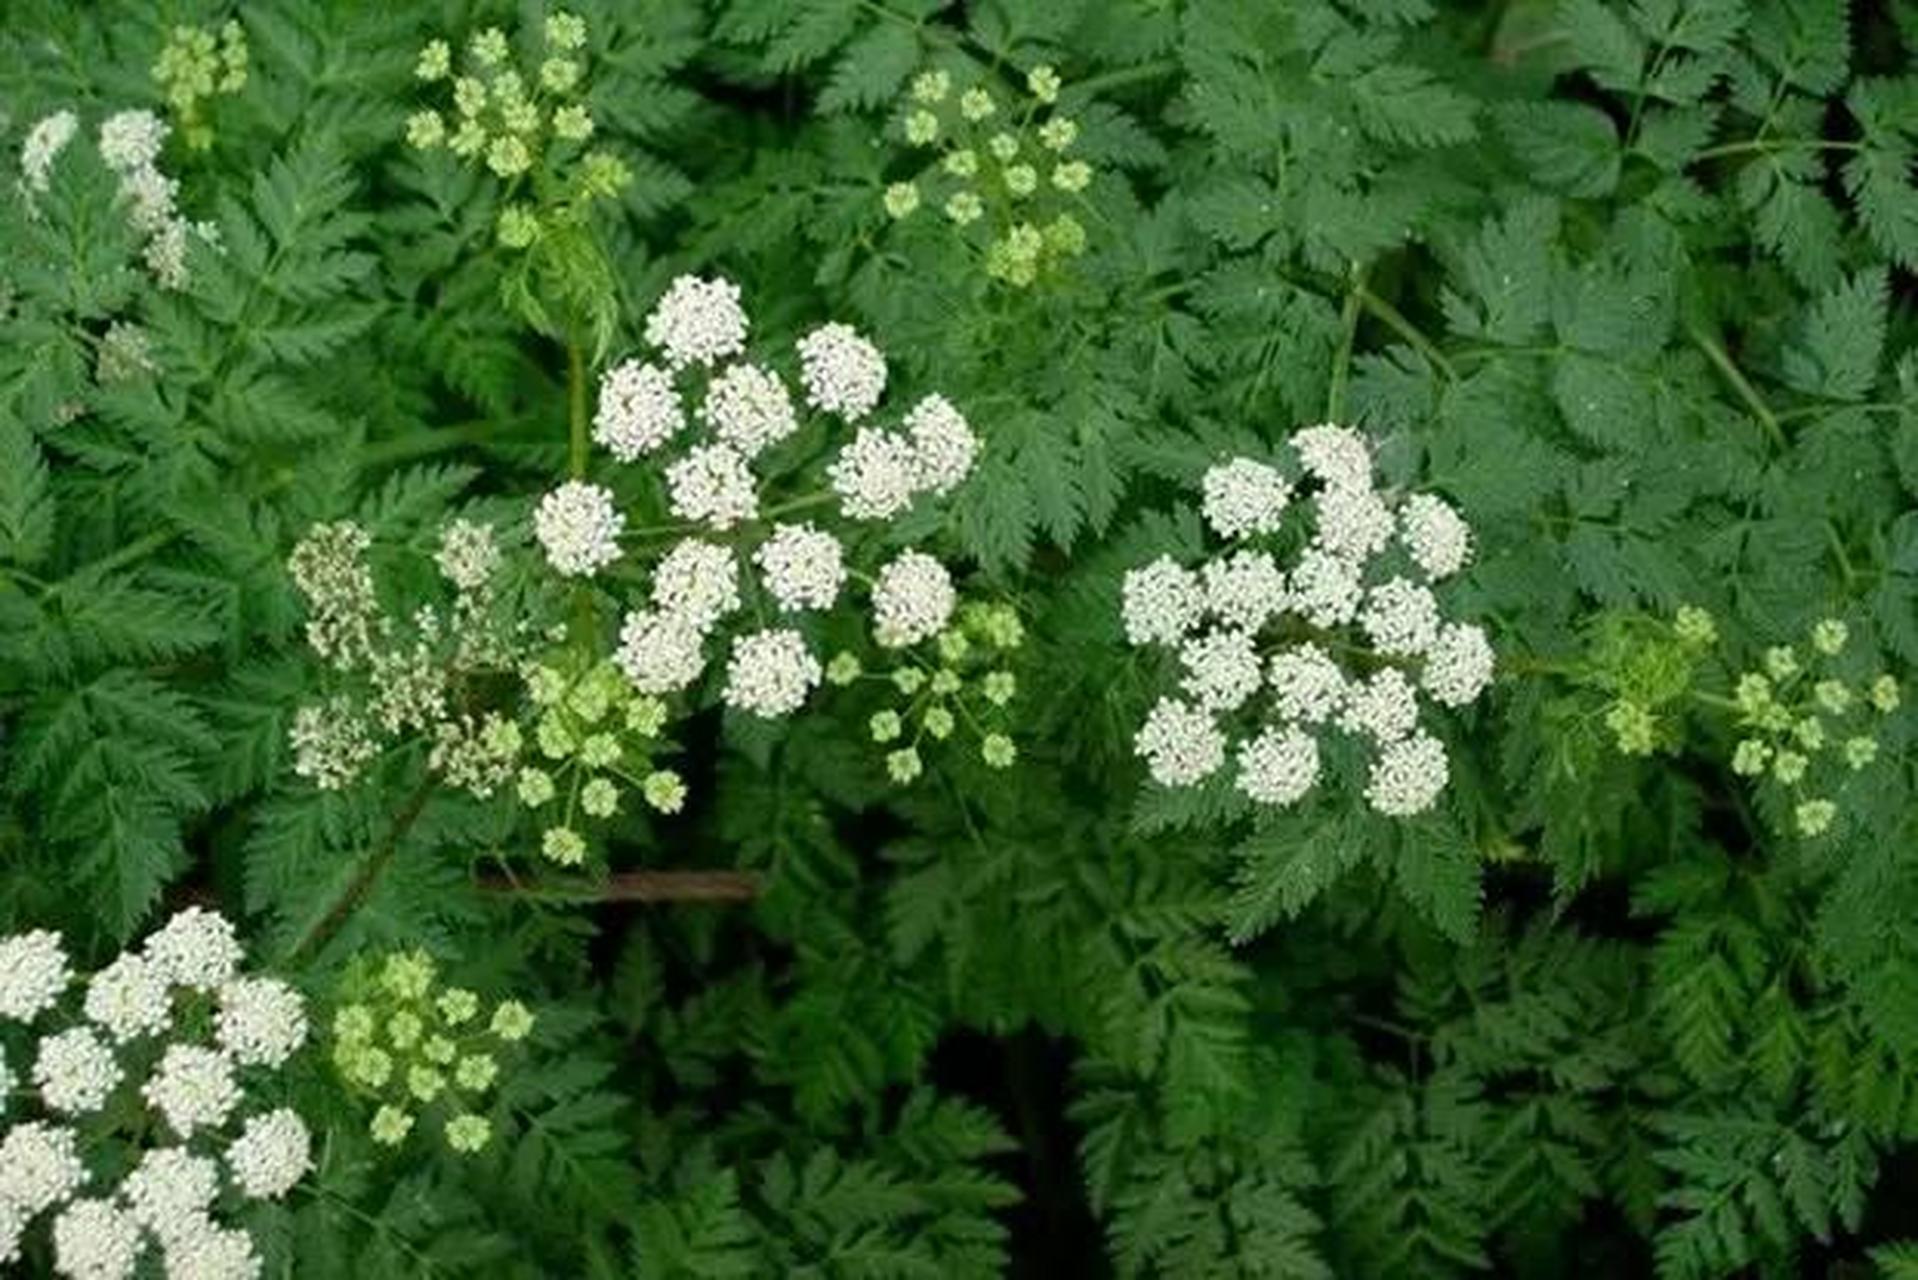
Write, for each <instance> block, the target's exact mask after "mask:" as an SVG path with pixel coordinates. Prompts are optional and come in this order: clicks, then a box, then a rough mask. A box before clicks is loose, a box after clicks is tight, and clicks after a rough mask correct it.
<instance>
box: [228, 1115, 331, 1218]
mask: <svg viewBox="0 0 1918 1280" xmlns="http://www.w3.org/2000/svg"><path fill="white" fill-rule="evenodd" d="M226 1166H227V1168H228V1169H230V1170H232V1172H233V1182H234V1185H236V1186H238V1187H239V1188H240V1190H241V1191H242V1192H244V1193H245V1194H247V1195H249V1196H252V1197H254V1198H255V1199H265V1200H278V1199H279V1198H280V1197H281V1196H283V1195H285V1194H286V1193H287V1192H288V1191H291V1190H292V1189H293V1185H294V1184H295V1183H297V1182H298V1181H299V1180H300V1179H301V1178H303V1177H305V1176H306V1171H307V1170H308V1169H310V1168H312V1167H313V1141H312V1138H311V1136H310V1135H309V1134H308V1133H307V1130H306V1125H305V1123H304V1122H303V1121H301V1119H300V1117H299V1116H298V1115H296V1114H295V1113H293V1112H292V1111H289V1110H288V1109H286V1108H285V1107H281V1108H280V1109H278V1110H277V1111H269V1112H267V1113H266V1114H264V1115H257V1116H249V1117H248V1118H247V1122H246V1126H245V1127H244V1128H242V1129H241V1130H240V1136H239V1137H237V1138H235V1139H234V1140H233V1141H232V1142H231V1143H230V1144H229V1145H228V1146H227V1149H226Z"/></svg>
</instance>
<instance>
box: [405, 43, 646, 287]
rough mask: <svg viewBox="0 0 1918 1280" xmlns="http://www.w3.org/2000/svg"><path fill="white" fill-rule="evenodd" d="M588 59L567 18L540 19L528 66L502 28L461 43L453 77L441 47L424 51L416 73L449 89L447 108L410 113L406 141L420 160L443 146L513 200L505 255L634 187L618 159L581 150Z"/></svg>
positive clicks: (503, 220)
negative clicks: (537, 39)
mask: <svg viewBox="0 0 1918 1280" xmlns="http://www.w3.org/2000/svg"><path fill="white" fill-rule="evenodd" d="M585 57H586V23H585V21H584V20H583V19H581V18H580V17H579V16H578V15H577V14H573V13H568V12H566V11H564V10H560V11H557V12H555V13H553V14H551V15H550V16H549V17H548V18H547V19H546V22H545V25H544V27H543V28H542V30H541V36H540V45H539V52H538V55H537V57H535V58H534V59H532V60H531V61H529V62H525V63H521V62H520V61H518V60H517V59H515V57H514V56H513V49H512V46H511V44H510V43H509V42H508V40H507V38H506V33H505V32H504V31H502V30H500V29H499V28H498V27H488V28H486V29H485V30H484V31H481V32H480V33H479V34H478V35H476V36H474V37H473V38H472V39H471V40H470V41H468V42H467V46H466V49H465V55H464V58H463V59H462V60H461V64H460V66H459V68H458V69H457V74H456V68H455V65H454V55H453V49H452V46H451V45H449V44H448V43H447V42H446V41H444V40H435V41H433V42H432V43H430V44H428V45H427V46H426V47H425V48H424V49H422V50H421V51H420V55H419V60H418V62H417V63H416V64H415V66H414V74H415V75H416V76H417V77H418V78H419V79H420V80H422V81H424V82H425V83H427V84H430V85H445V86H449V89H448V92H449V93H450V96H451V104H450V108H448V107H440V108H431V107H429V108H425V109H423V110H420V111H416V112H414V113H413V114H412V115H411V116H410V117H408V119H407V122H406V139H407V141H408V142H409V143H410V144H411V145H412V146H414V147H416V148H418V149H420V150H422V151H431V150H436V149H438V148H441V147H445V148H446V149H448V150H449V151H451V152H452V153H453V154H454V155H456V156H458V157H460V158H461V159H462V160H466V161H469V162H471V163H474V164H477V165H482V166H484V167H485V168H486V169H487V170H488V171H489V172H491V173H492V174H493V175H494V176H496V177H498V178H500V179H501V180H502V181H504V182H505V183H506V184H507V187H508V190H509V192H511V193H512V195H513V196H514V197H516V198H514V199H512V200H510V201H509V202H508V203H507V204H506V206H505V207H504V208H503V209H502V211H501V213H500V217H499V226H498V229H497V233H498V236H499V240H500V243H501V244H503V245H505V246H506V247H508V248H511V249H525V248H528V247H530V246H531V245H532V244H533V243H534V242H535V241H537V240H538V239H539V238H540V236H541V235H542V234H544V232H545V231H546V230H547V229H548V227H549V225H550V224H551V223H552V222H553V221H554V220H559V221H562V222H572V221H577V220H578V219H579V218H580V216H581V214H582V212H583V210H584V209H585V208H586V207H587V206H589V205H591V204H592V203H593V202H594V201H597V200H603V199H610V198H611V197H613V196H616V195H618V194H619V192H620V191H621V190H622V189H623V188H624V187H625V186H626V184H627V183H629V182H630V181H632V171H631V170H630V169H629V168H628V167H627V166H626V164H625V162H624V161H622V160H620V159H619V158H618V157H617V156H614V155H612V154H611V153H609V152H605V151H598V150H587V149H586V145H585V144H586V143H587V142H588V140H589V139H591V138H592V136H593V133H594V130H595V128H596V125H595V123H594V120H593V115H592V112H591V110H590V109H589V108H588V107H587V105H586V103H585V100H584V95H585V88H586V83H585V80H586V68H585Z"/></svg>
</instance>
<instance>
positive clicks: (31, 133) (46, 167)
mask: <svg viewBox="0 0 1918 1280" xmlns="http://www.w3.org/2000/svg"><path fill="white" fill-rule="evenodd" d="M79 130H80V118H79V117H78V116H76V115H74V114H73V113H72V112H71V111H56V112H54V113H53V114H52V115H50V116H47V117H46V118H45V119H43V120H41V121H39V123H37V124H35V125H34V126H33V128H31V129H29V130H27V137H26V141H24V142H22V143H21V144H20V179H21V181H22V182H23V183H25V184H26V187H27V190H29V191H32V192H36V193H44V192H45V191H46V189H47V180H48V175H49V174H50V172H51V171H52V169H53V162H54V160H56V159H57V158H58V157H59V155H60V153H61V152H62V151H64V150H66V147H67V144H68V143H69V142H72V141H73V135H74V134H76V133H78V132H79Z"/></svg>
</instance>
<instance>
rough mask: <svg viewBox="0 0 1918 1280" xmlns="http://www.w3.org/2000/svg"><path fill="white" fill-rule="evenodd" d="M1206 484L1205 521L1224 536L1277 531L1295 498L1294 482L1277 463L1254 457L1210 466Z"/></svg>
mask: <svg viewBox="0 0 1918 1280" xmlns="http://www.w3.org/2000/svg"><path fill="white" fill-rule="evenodd" d="M1203 485H1204V490H1205V501H1204V503H1203V504H1202V508H1201V509H1202V510H1203V511H1204V512H1205V522H1206V523H1207V524H1209V525H1211V526H1212V529H1213V532H1215V533H1217V534H1218V535H1219V536H1220V537H1221V538H1228V539H1231V538H1245V537H1250V536H1251V535H1253V534H1257V533H1277V532H1278V530H1279V526H1280V525H1281V524H1282V523H1283V522H1284V519H1285V505H1286V503H1287V502H1289V501H1290V500H1291V498H1292V485H1291V484H1290V482H1288V481H1287V480H1286V478H1285V476H1284V475H1283V474H1282V473H1281V472H1280V471H1279V469H1278V468H1277V467H1272V466H1268V465H1266V464H1265V463H1263V462H1258V461H1255V460H1254V459H1251V458H1234V459H1232V460H1231V461H1230V462H1222V463H1219V464H1218V465H1217V466H1214V467H1210V468H1208V469H1207V470H1206V473H1205V479H1204V481H1203Z"/></svg>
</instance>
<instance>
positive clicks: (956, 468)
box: [904, 395, 979, 494]
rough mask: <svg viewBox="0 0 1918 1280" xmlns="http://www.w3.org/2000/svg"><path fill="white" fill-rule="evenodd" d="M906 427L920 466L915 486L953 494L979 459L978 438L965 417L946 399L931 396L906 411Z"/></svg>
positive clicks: (939, 396) (934, 491) (939, 492)
mask: <svg viewBox="0 0 1918 1280" xmlns="http://www.w3.org/2000/svg"><path fill="white" fill-rule="evenodd" d="M904 425H905V428H906V436H907V438H908V439H909V440H910V441H911V442H912V450H913V455H914V458H915V459H916V461H917V464H918V467H917V469H918V482H917V486H916V487H918V488H920V489H928V490H931V491H932V492H933V493H938V494H945V493H950V492H952V490H953V489H955V488H957V487H958V486H959V483H960V482H961V481H963V480H964V479H965V478H966V476H967V475H968V474H969V473H970V472H971V471H972V464H973V462H974V460H975V459H977V458H978V456H979V437H978V436H976V435H974V434H973V431H972V427H971V426H970V425H968V424H967V422H966V419H965V417H964V415H962V414H961V413H960V412H959V410H957V409H955V408H954V407H953V405H952V402H951V401H950V400H948V399H946V398H945V397H944V396H941V395H930V396H927V397H926V398H925V399H923V400H921V401H920V402H919V403H918V404H916V405H914V406H913V407H912V408H911V410H909V411H908V412H907V414H906V421H905V424H904Z"/></svg>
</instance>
